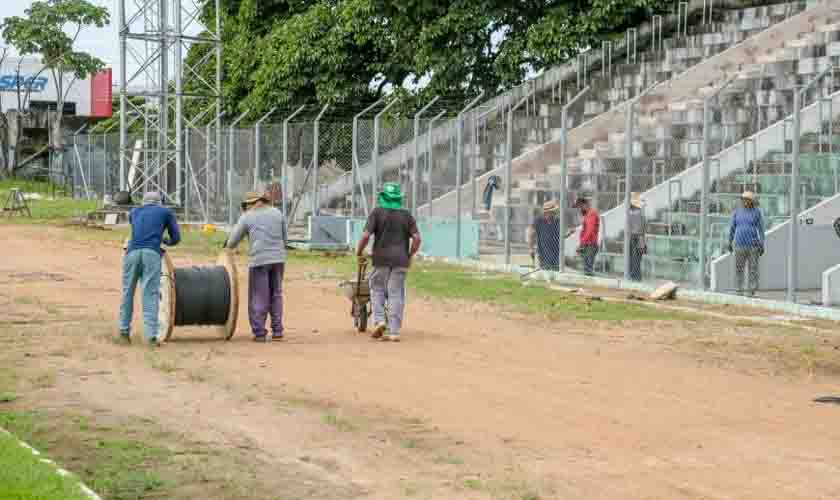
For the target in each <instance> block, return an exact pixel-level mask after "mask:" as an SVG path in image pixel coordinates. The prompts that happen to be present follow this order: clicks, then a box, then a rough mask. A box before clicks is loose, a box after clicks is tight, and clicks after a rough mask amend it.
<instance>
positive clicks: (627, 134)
mask: <svg viewBox="0 0 840 500" xmlns="http://www.w3.org/2000/svg"><path fill="white" fill-rule="evenodd" d="M635 107H636V104H635V102H632V101H631V102H629V103H628V104H627V111H625V113H624V115H625V116H624V279H625V280H626V281H630V265H631V259H632V256H631V255H630V238H631V234H630V192H631V190H632V184H633V114H634V113H633V109H634V108H635Z"/></svg>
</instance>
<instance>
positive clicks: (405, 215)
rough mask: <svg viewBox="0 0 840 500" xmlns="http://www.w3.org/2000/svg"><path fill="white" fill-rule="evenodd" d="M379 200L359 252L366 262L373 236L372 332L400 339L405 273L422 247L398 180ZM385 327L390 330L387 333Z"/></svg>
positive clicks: (362, 261)
mask: <svg viewBox="0 0 840 500" xmlns="http://www.w3.org/2000/svg"><path fill="white" fill-rule="evenodd" d="M378 204H379V206H378V207H376V208H375V209H374V210H373V211H372V212H371V213H370V216H369V217H368V220H367V225H366V226H365V230H364V232H363V233H362V238H361V239H360V240H359V245H358V247H357V248H356V255H357V256H358V258H359V265H362V264H363V263H365V262H366V260H367V258H366V257H365V255H364V252H365V248H367V245H368V242H369V241H370V237H371V236H373V273H371V276H370V295H371V301H372V302H373V321H374V327H373V335H372V336H373V338H375V339H379V338H381V339H382V340H390V341H394V342H398V341H399V340H400V329H401V328H402V319H403V311H404V310H405V277H406V274H407V273H408V268H409V267H411V259H412V258H413V257H414V255H415V254H416V253H417V251H418V250H420V232H419V231H418V230H417V222H416V221H415V220H414V217H412V216H411V214H410V213H409V212H408V211H407V210H403V208H402V193H401V192H400V186H399V184H395V183H393V182H386V183H385V185H384V186H383V187H382V192H381V193H379V197H378ZM409 240H411V244H410V246H409ZM386 305H387V308H388V324H387V325H386V324H385V308H386ZM386 329H387V331H388V334H387V335H384V334H385V331H386Z"/></svg>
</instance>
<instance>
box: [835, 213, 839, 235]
mask: <svg viewBox="0 0 840 500" xmlns="http://www.w3.org/2000/svg"><path fill="white" fill-rule="evenodd" d="M834 233H835V234H837V237H838V238H840V217H838V218H836V219H834Z"/></svg>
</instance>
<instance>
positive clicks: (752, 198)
mask: <svg viewBox="0 0 840 500" xmlns="http://www.w3.org/2000/svg"><path fill="white" fill-rule="evenodd" d="M741 199H744V200H750V201H755V193H753V192H752V191H744V192H743V193H741Z"/></svg>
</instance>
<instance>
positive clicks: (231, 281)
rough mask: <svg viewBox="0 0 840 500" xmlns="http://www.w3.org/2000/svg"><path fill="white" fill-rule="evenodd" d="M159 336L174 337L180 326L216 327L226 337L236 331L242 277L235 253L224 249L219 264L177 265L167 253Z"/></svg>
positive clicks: (163, 260) (164, 256) (162, 266)
mask: <svg viewBox="0 0 840 500" xmlns="http://www.w3.org/2000/svg"><path fill="white" fill-rule="evenodd" d="M160 274H161V276H160V308H159V309H158V323H159V330H158V332H159V333H158V338H159V339H161V341H163V342H165V341H167V340H169V339H170V337H171V336H172V332H173V331H174V329H175V327H176V326H208V327H213V328H214V329H215V330H216V332H217V333H218V335H219V336H220V337H221V338H222V339H224V340H230V338H231V337H233V334H234V332H235V331H236V320H237V315H238V312H239V279H238V274H237V270H236V263H235V261H234V259H233V256H232V255H231V254H230V253H229V252H227V251H225V252H222V253H221V254H220V255H219V257H218V259H216V265H214V266H203V267H197V266H192V267H185V268H176V267H175V266H174V265H173V264H172V259H171V258H170V257H169V254H168V253H164V254H163V259H162V260H161V273H160Z"/></svg>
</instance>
